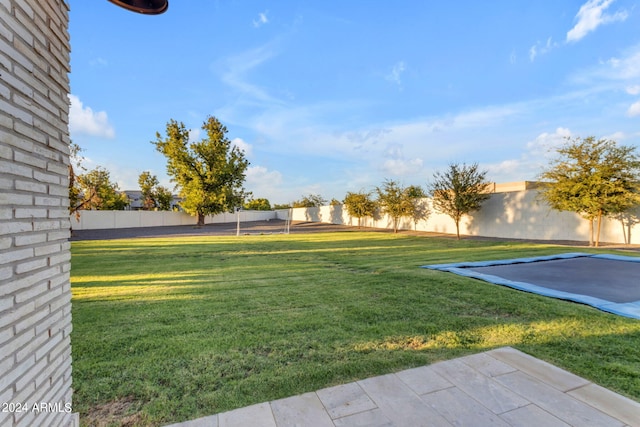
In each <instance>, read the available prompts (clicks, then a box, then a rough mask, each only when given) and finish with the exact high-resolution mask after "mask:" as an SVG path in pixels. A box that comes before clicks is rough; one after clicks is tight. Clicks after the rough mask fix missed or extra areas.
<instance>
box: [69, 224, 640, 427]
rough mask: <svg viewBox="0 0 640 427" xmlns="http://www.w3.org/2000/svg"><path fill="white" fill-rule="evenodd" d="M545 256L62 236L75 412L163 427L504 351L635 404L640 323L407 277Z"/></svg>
mask: <svg viewBox="0 0 640 427" xmlns="http://www.w3.org/2000/svg"><path fill="white" fill-rule="evenodd" d="M559 252H575V249H573V248H564V247H558V246H550V245H534V244H523V243H507V242H486V241H475V240H462V241H456V240H453V239H446V238H443V239H441V238H430V237H424V236H408V235H402V234H399V235H393V234H390V233H365V232H349V233H346V232H345V233H327V234H308V235H263V236H242V237H180V238H156V239H131V240H111V241H84V242H74V243H73V244H72V266H73V267H72V273H71V276H72V278H71V280H72V290H73V326H74V329H73V333H72V345H73V387H74V390H75V394H74V410H76V411H78V412H80V414H81V420H82V422H83V423H84V424H85V425H87V424H90V425H163V424H168V423H172V422H177V421H184V420H187V419H192V418H197V417H200V416H205V415H211V414H214V413H218V412H222V411H227V410H230V409H233V408H238V407H242V406H246V405H250V404H253V403H258V402H263V401H268V400H273V399H278V398H282V397H285V396H290V395H295V394H299V393H303V392H307V391H312V390H316V389H319V388H323V387H328V386H332V385H336V384H340V383H346V382H350V381H353V380H356V379H362V378H366V377H370V376H374V375H378V374H383V373H389V372H394V371H398V370H402V369H405V368H409V367H415V366H419V365H425V364H429V363H433V362H435V361H438V360H443V359H451V358H455V357H458V356H462V355H465V354H470V353H476V352H481V351H485V350H488V349H491V348H495V347H499V346H505V345H510V346H513V347H515V348H518V349H520V350H522V351H525V352H527V353H529V354H532V355H533V356H536V357H539V358H541V359H544V360H547V361H549V362H551V363H554V364H556V365H558V366H560V367H562V368H565V369H568V370H569V371H571V372H574V373H576V374H578V375H581V376H584V377H586V378H588V379H590V380H592V381H594V382H596V383H598V384H601V385H603V386H605V387H608V388H610V389H613V390H615V391H617V392H620V393H622V394H624V395H626V396H629V397H631V398H633V399H635V400H640V351H638V349H640V321H638V320H633V319H627V318H623V317H619V316H615V315H611V314H606V313H602V312H600V311H597V310H595V309H593V308H590V307H587V306H583V305H579V304H574V303H570V302H565V301H558V300H554V299H550V298H545V297H540V296H537V295H533V294H528V293H525V292H519V291H515V290H511V289H508V288H504V287H501V286H496V285H492V284H488V283H484V282H481V281H476V280H473V279H469V278H464V277H459V276H456V275H453V274H449V273H443V272H437V271H431V270H426V269H421V268H418V267H419V266H421V265H424V264H434V263H445V262H456V261H475V260H488V259H499V258H513V257H524V256H537V255H546V254H552V253H559ZM98 420H100V422H102V423H103V424H98ZM105 420H106V421H109V422H110V423H106V422H105Z"/></svg>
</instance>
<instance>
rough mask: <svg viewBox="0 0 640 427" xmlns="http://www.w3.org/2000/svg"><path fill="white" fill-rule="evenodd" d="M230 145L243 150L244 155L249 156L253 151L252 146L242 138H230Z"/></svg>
mask: <svg viewBox="0 0 640 427" xmlns="http://www.w3.org/2000/svg"><path fill="white" fill-rule="evenodd" d="M231 145H233V146H236V147H238V148H239V149H240V151H243V152H244V154H245V156H250V155H251V154H252V152H253V147H252V146H251V144H249V143H248V142H245V141H244V140H243V139H242V138H234V139H232V140H231Z"/></svg>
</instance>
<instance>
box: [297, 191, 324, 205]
mask: <svg viewBox="0 0 640 427" xmlns="http://www.w3.org/2000/svg"><path fill="white" fill-rule="evenodd" d="M326 203H327V200H326V199H325V198H323V197H322V196H321V195H319V194H309V195H308V196H302V199H300V200H296V201H294V202H293V203H292V204H291V206H292V207H294V208H319V207H320V206H324V205H325V204H326Z"/></svg>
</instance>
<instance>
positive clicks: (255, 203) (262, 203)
mask: <svg viewBox="0 0 640 427" xmlns="http://www.w3.org/2000/svg"><path fill="white" fill-rule="evenodd" d="M244 208H245V209H248V210H254V211H270V210H271V203H269V200H267V199H251V200H249V201H248V202H247V203H245V204H244Z"/></svg>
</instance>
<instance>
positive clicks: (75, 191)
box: [69, 142, 85, 220]
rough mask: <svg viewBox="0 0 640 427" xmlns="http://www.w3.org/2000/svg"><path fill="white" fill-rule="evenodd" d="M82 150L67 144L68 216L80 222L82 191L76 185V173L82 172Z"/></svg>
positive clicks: (72, 144) (73, 144)
mask: <svg viewBox="0 0 640 427" xmlns="http://www.w3.org/2000/svg"><path fill="white" fill-rule="evenodd" d="M81 151H82V148H80V146H79V145H78V144H76V143H74V142H70V143H69V160H70V161H69V214H70V215H75V217H76V220H80V209H82V205H81V204H82V194H81V193H82V190H81V189H80V186H79V185H78V175H77V174H78V173H79V172H80V171H84V170H85V168H84V167H83V166H82V160H84V157H82V155H81V154H80V152H81Z"/></svg>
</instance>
